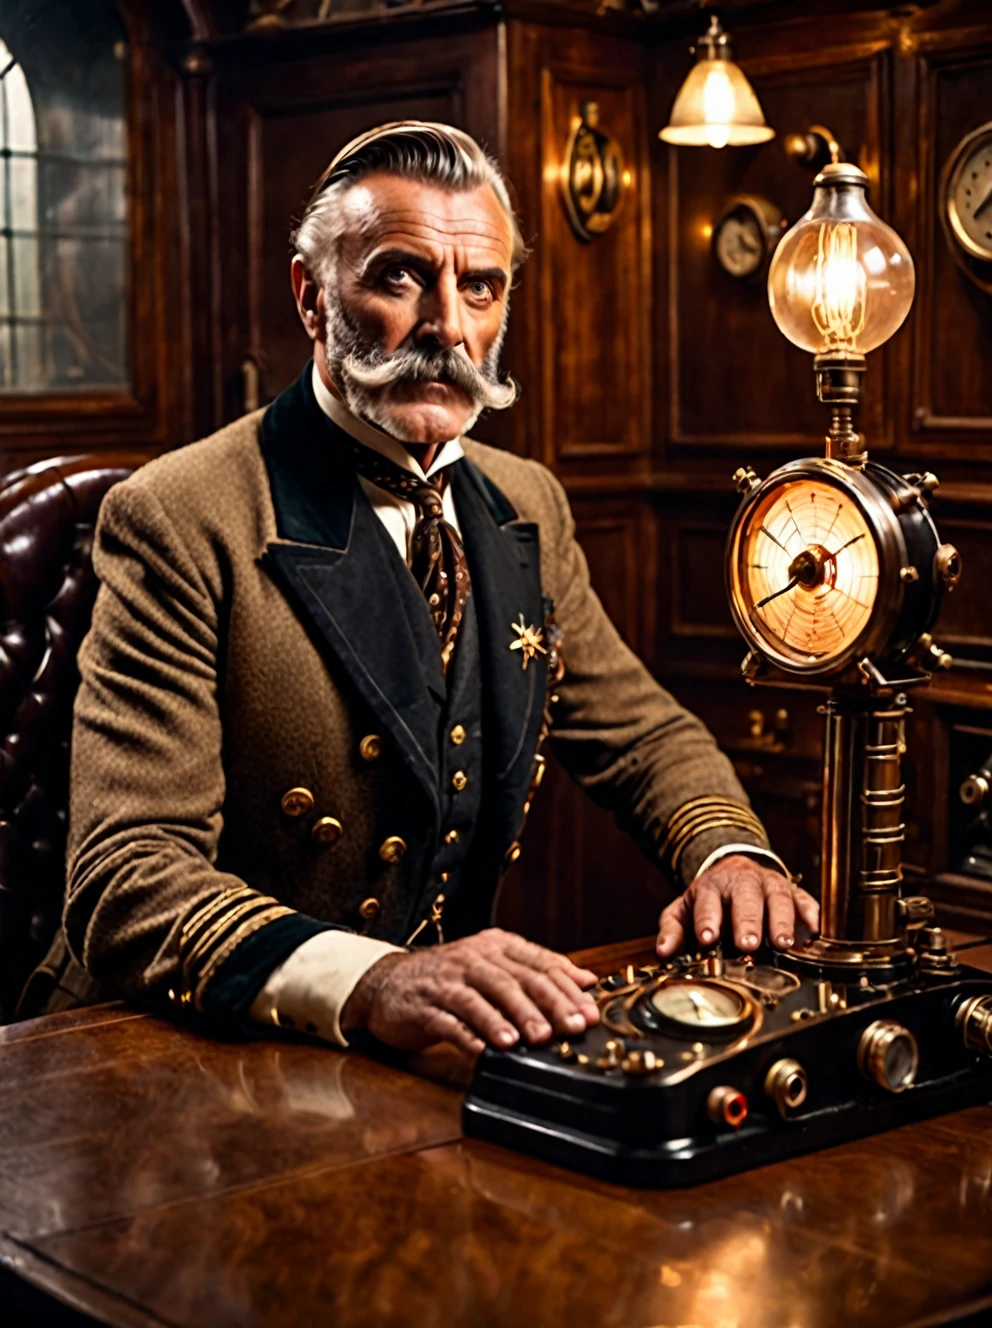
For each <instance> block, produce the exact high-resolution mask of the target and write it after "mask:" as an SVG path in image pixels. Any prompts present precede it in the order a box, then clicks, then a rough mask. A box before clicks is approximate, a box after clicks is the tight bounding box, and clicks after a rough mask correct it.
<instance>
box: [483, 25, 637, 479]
mask: <svg viewBox="0 0 992 1328" xmlns="http://www.w3.org/2000/svg"><path fill="white" fill-rule="evenodd" d="M643 67H644V52H643V49H642V48H641V47H639V46H638V45H636V44H635V43H633V42H629V41H624V40H622V39H618V38H608V37H604V36H602V35H600V34H595V33H591V32H586V31H582V30H580V29H562V28H543V27H539V26H537V25H532V24H522V23H519V22H513V23H511V24H510V25H509V28H508V64H507V70H508V84H509V88H510V97H509V101H508V107H509V133H508V140H507V141H508V149H507V161H508V166H509V171H510V176H511V179H512V180H513V182H514V184H515V185H516V188H517V192H518V195H519V199H520V206H521V210H522V214H523V224H524V234H525V235H526V236H528V237H531V236H532V237H533V238H534V252H533V256H532V257H531V258H530V260H529V261H528V263H527V266H526V267H525V268H524V270H523V274H522V278H521V292H520V307H521V310H522V312H523V313H524V318H523V319H522V320H519V321H518V326H517V328H515V329H511V340H510V346H509V357H510V358H509V359H508V362H509V363H510V364H511V366H512V367H513V369H514V372H515V373H516V374H517V376H518V377H520V379H521V381H522V383H523V386H524V390H525V393H526V400H527V408H526V410H525V412H522V413H521V416H520V417H518V420H517V422H516V440H515V447H516V450H519V451H522V452H526V453H527V454H528V455H532V456H536V457H539V458H540V459H541V460H543V461H545V462H547V463H548V464H549V465H552V466H555V467H556V468H557V469H558V470H559V471H560V472H561V473H562V474H563V475H565V476H566V477H567V474H569V473H574V474H576V475H578V476H581V475H585V474H590V473H596V471H597V467H599V469H600V470H602V469H603V468H604V467H605V468H608V469H610V470H613V471H615V470H616V468H618V467H619V468H620V469H627V468H630V467H631V466H635V467H636V466H637V464H638V462H640V463H641V464H642V465H644V464H646V459H647V456H648V453H649V450H650V391H649V384H650V372H651V341H650V290H651V282H650V271H651V217H650V190H649V179H648V169H647V151H646V113H645V105H644V88H643ZM585 101H595V102H597V103H598V105H599V108H600V117H601V123H602V124H603V126H604V127H606V128H607V129H609V131H610V132H611V133H612V134H614V135H615V136H616V138H617V139H618V141H619V143H620V146H621V149H622V151H623V156H624V164H625V168H626V170H625V178H626V179H627V186H626V191H625V197H624V201H623V203H622V206H621V210H620V212H619V214H618V216H617V219H616V220H615V221H614V223H613V225H612V226H611V228H610V229H609V230H608V231H606V232H605V233H604V234H603V235H601V236H599V237H598V238H597V239H595V240H593V241H591V242H589V243H585V242H583V241H581V240H579V239H578V238H577V237H576V236H575V234H574V233H573V231H572V229H571V227H570V225H569V222H568V219H567V217H566V215H565V211H564V208H563V207H562V201H561V197H560V185H559V167H560V164H561V160H562V156H563V154H564V150H565V146H566V142H567V139H568V135H569V132H570V130H571V126H572V121H573V117H575V116H576V115H577V114H578V111H579V107H580V106H581V104H582V103H583V102H585ZM521 322H523V323H526V324H527V326H526V327H522V326H520V323H521Z"/></svg>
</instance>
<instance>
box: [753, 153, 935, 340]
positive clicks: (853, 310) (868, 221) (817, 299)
mask: <svg viewBox="0 0 992 1328" xmlns="http://www.w3.org/2000/svg"><path fill="white" fill-rule="evenodd" d="M867 185H868V177H867V176H866V175H865V173H864V172H863V171H861V170H859V169H858V167H857V166H853V165H851V163H850V162H836V163H833V164H831V165H830V166H827V167H826V168H825V169H824V170H823V171H822V172H821V173H820V174H819V175H818V176H817V177H816V181H815V189H814V193H813V203H812V206H811V207H810V210H809V211H808V212H807V213H806V215H805V216H804V217H803V218H802V219H801V220H800V221H798V222H797V223H796V225H795V226H793V227H792V229H791V230H788V231H786V233H785V235H783V237H782V239H781V240H780V241H779V245H778V248H777V249H776V250H775V255H774V257H773V258H772V262H771V266H770V268H769V270H768V303H769V305H770V307H771V311H772V317H773V318H774V319H775V322H776V323H777V324H778V327H779V330H780V331H781V332H782V333H783V334H784V335H785V336H787V337H788V338H789V340H790V341H792V342H794V343H795V344H796V345H797V346H801V347H802V348H803V349H804V350H809V351H812V352H813V353H814V354H815V355H835V356H836V355H839V356H851V357H861V356H864V355H865V354H866V353H867V352H868V351H870V350H874V349H875V347H876V346H880V345H881V344H882V342H883V341H888V339H889V337H891V336H892V334H893V332H895V331H896V330H897V329H898V328H899V326H900V325H901V324H902V322H903V320H904V319H905V317H906V315H907V314H908V313H909V309H910V306H911V305H912V303H913V292H914V289H915V286H916V276H915V272H914V269H913V260H912V258H911V257H910V253H909V250H908V249H907V248H906V246H905V245H904V244H903V242H902V240H901V239H900V238H899V236H898V235H897V234H896V233H895V231H894V230H892V228H891V227H890V226H886V224H885V222H883V221H881V220H880V219H879V218H878V217H877V216H876V215H875V213H874V212H872V210H871V208H870V207H869V206H868V202H867V199H866V197H865V189H866V187H867Z"/></svg>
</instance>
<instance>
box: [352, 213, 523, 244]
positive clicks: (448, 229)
mask: <svg viewBox="0 0 992 1328" xmlns="http://www.w3.org/2000/svg"><path fill="white" fill-rule="evenodd" d="M369 222H370V227H369V229H372V230H380V229H382V230H388V229H392V228H394V227H395V228H398V229H407V228H410V229H413V230H421V231H427V232H430V231H433V232H435V233H438V234H442V235H459V234H462V235H477V236H481V237H483V238H486V239H494V240H497V239H502V238H503V232H502V230H501V229H500V227H499V226H495V225H493V223H492V222H490V221H486V220H484V219H483V218H481V217H442V216H438V215H437V213H433V212H424V211H422V210H421V209H419V208H391V209H379V210H377V211H376V214H375V216H374V217H373V218H369Z"/></svg>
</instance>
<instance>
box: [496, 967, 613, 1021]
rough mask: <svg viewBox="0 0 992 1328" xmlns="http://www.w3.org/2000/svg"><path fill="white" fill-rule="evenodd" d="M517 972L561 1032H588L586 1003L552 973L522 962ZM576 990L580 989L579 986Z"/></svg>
mask: <svg viewBox="0 0 992 1328" xmlns="http://www.w3.org/2000/svg"><path fill="white" fill-rule="evenodd" d="M514 975H515V977H516V978H517V981H518V982H519V983H520V985H521V987H523V989H524V991H525V992H526V993H527V995H528V996H529V997H530V998H531V1000H532V1001H533V1002H534V1004H535V1005H536V1006H537V1007H538V1009H539V1010H540V1011H541V1012H542V1014H544V1015H545V1017H546V1018H548V1019H550V1021H551V1024H552V1027H553V1028H554V1029H555V1031H556V1032H557V1033H572V1034H578V1033H584V1032H585V1031H586V1023H587V1020H586V1011H587V1005H586V1003H585V1002H582V1003H581V1006H580V1003H579V1002H578V1001H576V1000H574V999H573V998H572V997H571V996H570V995H566V993H565V992H564V991H562V989H561V987H559V986H558V984H557V983H556V982H554V981H553V980H552V977H551V975H550V973H535V971H534V970H533V969H532V968H527V967H525V966H524V965H523V964H521V965H518V966H515V974H514ZM573 986H574V984H573ZM575 991H576V992H578V988H577V987H576V988H575ZM593 1008H595V1007H593Z"/></svg>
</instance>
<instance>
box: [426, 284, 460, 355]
mask: <svg viewBox="0 0 992 1328" xmlns="http://www.w3.org/2000/svg"><path fill="white" fill-rule="evenodd" d="M461 314H462V310H461V300H460V299H459V297H458V283H457V282H456V281H455V280H454V279H451V280H444V279H442V280H440V281H438V282H436V283H435V285H434V286H433V287H432V288H431V289H430V290H428V291H425V292H424V296H423V299H422V301H421V322H420V326H419V327H418V328H417V344H418V345H421V346H423V345H428V346H433V347H434V348H435V349H437V350H453V349H454V348H455V346H460V345H461V343H462V342H463V341H464V340H465V337H464V335H463V332H462V319H461Z"/></svg>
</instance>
